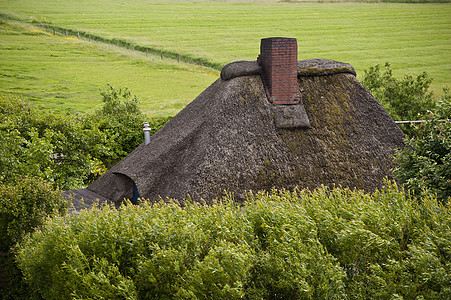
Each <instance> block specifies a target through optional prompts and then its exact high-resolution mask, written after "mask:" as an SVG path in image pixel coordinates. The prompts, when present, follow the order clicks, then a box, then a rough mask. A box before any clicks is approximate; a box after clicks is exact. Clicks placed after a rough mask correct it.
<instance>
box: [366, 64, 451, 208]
mask: <svg viewBox="0 0 451 300" xmlns="http://www.w3.org/2000/svg"><path fill="white" fill-rule="evenodd" d="M431 81H432V80H431V79H429V77H428V75H427V73H426V72H423V73H422V74H420V75H419V76H417V78H416V79H414V78H413V77H412V76H405V77H404V78H403V79H402V80H399V79H396V78H394V77H393V74H392V70H391V68H390V64H389V63H386V64H385V71H384V72H381V70H380V67H379V65H376V66H374V67H370V68H369V70H368V71H365V77H364V79H363V81H362V83H363V84H364V85H365V87H366V88H368V89H369V90H370V91H371V93H372V94H373V95H374V96H375V97H376V98H377V99H378V100H379V101H380V103H381V104H382V105H383V106H384V108H385V110H386V111H387V112H388V113H389V114H390V116H391V117H392V118H393V119H395V120H409V121H413V120H424V119H426V120H428V121H427V122H425V123H423V124H420V125H414V124H402V125H401V126H400V127H401V129H403V130H404V132H405V133H406V134H407V137H406V140H405V142H406V147H405V148H404V149H401V150H398V152H397V153H396V155H395V160H396V162H397V167H396V168H395V170H394V175H395V176H396V178H397V179H398V180H399V181H400V182H401V183H403V184H404V185H405V187H406V188H407V189H409V190H410V191H411V192H412V194H414V195H422V194H424V193H436V194H437V197H438V199H439V200H440V201H443V202H446V201H447V199H448V198H449V197H450V196H451V137H450V129H451V122H450V121H449V119H451V95H450V94H449V90H448V88H446V87H445V88H444V89H443V95H442V96H441V97H439V98H438V99H436V98H434V97H433V95H432V92H429V91H428V89H429V85H430V83H431ZM439 119H442V120H448V121H445V122H440V121H438V120H439Z"/></svg>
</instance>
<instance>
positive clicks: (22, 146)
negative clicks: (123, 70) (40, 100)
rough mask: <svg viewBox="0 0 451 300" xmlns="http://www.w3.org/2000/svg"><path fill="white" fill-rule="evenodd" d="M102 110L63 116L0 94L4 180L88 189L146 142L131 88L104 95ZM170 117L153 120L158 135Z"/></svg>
mask: <svg viewBox="0 0 451 300" xmlns="http://www.w3.org/2000/svg"><path fill="white" fill-rule="evenodd" d="M102 100H103V103H104V105H103V107H102V108H101V109H100V110H98V111H95V112H93V113H90V114H86V115H77V114H63V113H54V112H50V111H46V110H43V109H40V108H36V107H33V106H31V105H29V104H28V103H26V101H25V100H24V99H21V98H20V97H15V96H0V178H1V180H2V181H6V182H10V181H13V180H14V178H15V177H17V176H22V175H26V176H32V177H37V178H41V179H43V180H46V181H49V182H52V183H53V185H54V186H55V187H58V188H61V189H63V190H68V189H75V188H79V187H82V186H85V185H87V184H89V183H90V182H92V181H93V180H94V179H96V178H97V177H99V176H100V175H101V174H103V173H104V172H105V171H106V170H107V168H109V167H111V166H112V165H114V164H115V163H116V162H117V161H119V160H120V159H122V158H123V157H125V156H126V155H127V154H128V153H130V152H131V151H132V150H133V149H135V148H136V147H137V146H138V145H139V144H141V142H142V141H143V140H144V138H143V132H142V125H143V122H144V120H146V116H145V115H144V114H142V113H141V111H140V109H139V106H138V100H137V98H136V96H134V95H133V94H132V93H131V92H130V91H129V90H128V89H115V88H114V87H112V86H108V88H107V89H106V90H105V91H103V92H102ZM169 119H170V118H162V119H155V120H151V122H150V125H151V126H152V127H153V128H154V131H153V132H155V131H156V130H158V128H160V127H161V126H163V125H164V124H165V123H166V122H167V121H168V120H169Z"/></svg>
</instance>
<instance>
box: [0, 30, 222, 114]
mask: <svg viewBox="0 0 451 300" xmlns="http://www.w3.org/2000/svg"><path fill="white" fill-rule="evenodd" d="M0 57H1V68H0V91H1V92H2V93H4V94H9V93H15V92H18V93H20V94H22V95H24V96H25V97H26V98H27V99H30V100H32V101H33V102H36V103H38V104H42V105H44V106H46V107H50V108H52V109H59V110H70V111H82V112H83V111H89V110H92V109H95V108H99V106H100V103H101V101H100V99H101V97H100V93H99V92H100V90H101V89H104V88H106V86H107V83H110V84H112V85H114V86H116V87H128V88H130V89H131V90H132V91H133V92H134V93H135V94H137V95H138V96H139V98H140V100H141V104H142V109H143V111H145V112H146V113H147V114H149V115H153V116H166V115H174V114H175V113H177V112H178V111H179V110H180V109H182V108H183V107H184V106H185V105H186V104H187V103H188V102H189V101H191V100H192V99H194V98H195V97H196V96H197V95H198V94H199V93H200V92H201V91H202V90H203V89H204V88H205V87H206V86H208V85H209V84H210V83H211V82H212V81H214V80H215V79H216V75H215V74H212V73H211V72H207V71H205V70H201V68H200V67H197V66H192V65H188V64H176V63H173V62H167V61H163V62H162V61H161V59H160V58H155V57H146V56H145V55H140V54H137V53H133V52H131V51H126V50H124V49H119V48H116V49H115V48H114V47H111V46H109V47H107V46H105V45H101V44H95V43H88V42H85V41H80V40H75V39H70V38H69V39H66V38H63V37H54V36H51V35H49V34H47V33H45V32H42V31H39V30H33V29H32V28H30V27H23V26H20V25H16V24H9V23H5V22H1V21H0Z"/></svg>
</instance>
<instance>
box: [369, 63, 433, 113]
mask: <svg viewBox="0 0 451 300" xmlns="http://www.w3.org/2000/svg"><path fill="white" fill-rule="evenodd" d="M384 67H385V70H384V71H383V72H381V68H380V66H379V65H375V66H372V67H370V68H369V69H368V70H365V75H364V78H363V80H362V84H363V85H364V86H365V87H366V88H367V89H368V90H369V91H370V92H371V93H372V94H373V96H374V97H375V98H376V99H377V100H378V101H379V102H380V103H381V104H382V106H383V107H384V108H385V110H386V111H387V112H388V114H389V115H390V116H391V117H392V118H393V119H394V120H398V121H400V120H406V121H410V120H418V119H421V118H422V117H425V116H426V115H427V114H429V113H430V112H432V111H434V110H435V108H436V100H435V98H434V97H433V94H432V92H430V91H429V86H430V85H431V82H432V79H430V78H429V76H428V74H427V73H426V72H423V73H421V74H420V75H418V76H417V77H416V78H414V77H413V76H411V75H406V76H404V77H403V78H402V79H396V78H395V77H393V73H392V69H391V67H390V63H388V62H387V63H385V66H384Z"/></svg>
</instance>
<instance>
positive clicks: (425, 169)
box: [394, 119, 451, 202]
mask: <svg viewBox="0 0 451 300" xmlns="http://www.w3.org/2000/svg"><path fill="white" fill-rule="evenodd" d="M395 159H396V163H397V166H396V168H395V170H394V175H395V176H396V178H398V179H399V180H400V182H402V183H403V184H405V186H406V188H408V189H409V190H411V191H413V193H414V194H415V195H418V196H421V195H422V194H424V193H435V194H437V197H438V199H439V200H440V201H442V202H446V201H448V200H449V197H451V122H437V121H436V120H433V119H432V120H430V121H428V122H425V123H423V124H421V125H419V126H418V127H417V133H416V136H415V137H412V138H407V139H406V147H405V148H404V149H402V150H399V151H398V152H397V154H396V155H395Z"/></svg>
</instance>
